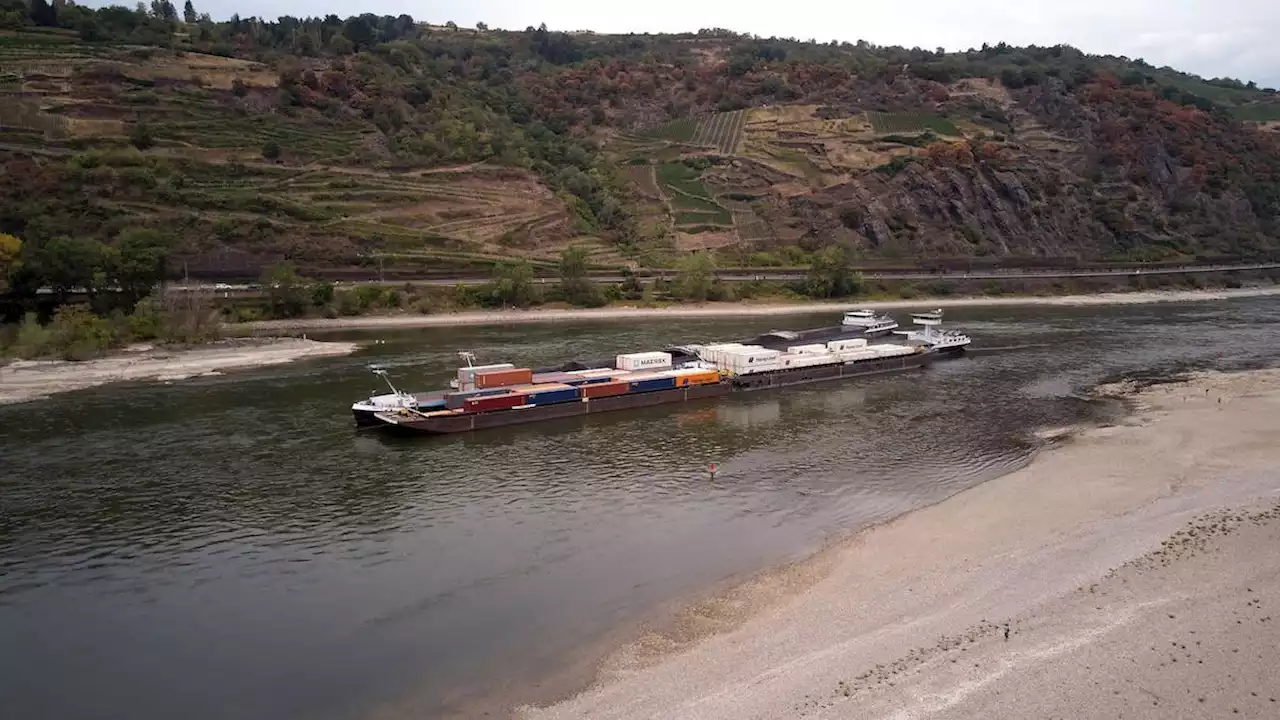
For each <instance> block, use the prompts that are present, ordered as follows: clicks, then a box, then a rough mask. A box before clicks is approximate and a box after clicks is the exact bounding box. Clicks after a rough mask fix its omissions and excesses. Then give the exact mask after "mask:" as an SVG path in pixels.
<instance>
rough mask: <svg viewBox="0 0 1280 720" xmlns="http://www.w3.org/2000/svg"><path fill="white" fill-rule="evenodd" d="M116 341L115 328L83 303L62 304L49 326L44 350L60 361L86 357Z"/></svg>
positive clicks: (90, 356) (108, 348)
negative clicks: (47, 339)
mask: <svg viewBox="0 0 1280 720" xmlns="http://www.w3.org/2000/svg"><path fill="white" fill-rule="evenodd" d="M117 340H118V336H117V335H116V329H115V328H114V327H112V325H111V322H110V321H109V320H107V319H106V318H102V317H99V316H97V315H94V314H93V313H91V312H89V309H88V308H86V307H84V306H83V305H64V306H62V307H60V308H58V311H57V313H55V314H54V316H53V322H52V323H50V325H49V343H48V345H47V347H46V351H47V352H48V353H50V354H56V355H58V357H61V358H62V359H63V360H88V359H90V358H94V357H97V356H99V355H101V354H102V353H104V352H106V351H107V350H110V349H111V348H112V347H113V346H115V344H116V342H117Z"/></svg>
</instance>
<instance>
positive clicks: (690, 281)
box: [675, 253, 716, 301]
mask: <svg viewBox="0 0 1280 720" xmlns="http://www.w3.org/2000/svg"><path fill="white" fill-rule="evenodd" d="M715 282H716V263H715V260H713V259H712V258H711V256H710V255H708V254H706V253H693V254H692V255H689V256H687V257H685V258H684V259H682V260H681V261H680V273H679V275H677V276H676V284H675V292H676V295H678V296H679V297H680V298H682V299H684V300H699V301H701V300H706V299H707V298H708V297H710V296H711V289H712V286H714V285H715Z"/></svg>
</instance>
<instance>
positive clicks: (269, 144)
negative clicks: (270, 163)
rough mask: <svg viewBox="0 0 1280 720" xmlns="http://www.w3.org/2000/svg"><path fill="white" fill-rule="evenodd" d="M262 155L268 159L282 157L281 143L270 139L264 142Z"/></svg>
mask: <svg viewBox="0 0 1280 720" xmlns="http://www.w3.org/2000/svg"><path fill="white" fill-rule="evenodd" d="M262 157H264V158H266V159H268V160H276V159H279V157H280V143H278V142H276V141H275V140H268V141H266V142H265V143H263V144H262Z"/></svg>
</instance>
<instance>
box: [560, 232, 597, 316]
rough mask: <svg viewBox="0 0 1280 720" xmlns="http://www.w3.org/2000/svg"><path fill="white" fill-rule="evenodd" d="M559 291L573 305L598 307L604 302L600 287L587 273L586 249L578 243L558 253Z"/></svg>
mask: <svg viewBox="0 0 1280 720" xmlns="http://www.w3.org/2000/svg"><path fill="white" fill-rule="evenodd" d="M560 292H561V293H563V294H564V299H565V300H568V301H569V302H571V303H573V304H575V305H585V306H586V307H599V306H600V305H602V304H604V297H603V295H601V293H600V288H599V287H598V286H597V285H596V284H595V283H594V282H592V281H591V278H590V276H589V275H588V274H587V251H586V249H585V248H582V247H580V246H578V245H573V246H570V247H568V248H565V250H564V252H562V253H561V254H560Z"/></svg>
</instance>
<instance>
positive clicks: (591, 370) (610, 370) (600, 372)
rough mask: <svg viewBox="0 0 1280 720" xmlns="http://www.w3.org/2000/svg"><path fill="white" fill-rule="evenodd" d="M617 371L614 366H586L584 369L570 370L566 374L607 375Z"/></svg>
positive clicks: (583, 375)
mask: <svg viewBox="0 0 1280 720" xmlns="http://www.w3.org/2000/svg"><path fill="white" fill-rule="evenodd" d="M616 372H618V371H617V370H616V369H614V368H588V369H586V370H570V371H569V372H568V373H567V374H568V375H577V376H579V377H609V376H610V375H613V374H614V373H616Z"/></svg>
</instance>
